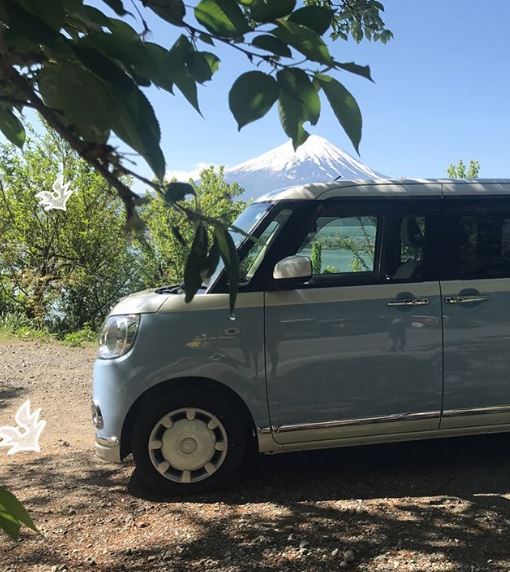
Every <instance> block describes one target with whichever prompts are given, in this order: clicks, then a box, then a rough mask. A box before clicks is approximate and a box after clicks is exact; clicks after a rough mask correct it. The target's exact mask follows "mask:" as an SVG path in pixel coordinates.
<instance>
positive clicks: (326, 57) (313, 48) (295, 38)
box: [271, 20, 333, 65]
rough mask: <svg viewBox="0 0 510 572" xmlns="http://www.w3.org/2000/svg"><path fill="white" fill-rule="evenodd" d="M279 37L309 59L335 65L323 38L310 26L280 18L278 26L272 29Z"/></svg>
mask: <svg viewBox="0 0 510 572" xmlns="http://www.w3.org/2000/svg"><path fill="white" fill-rule="evenodd" d="M271 33H272V34H274V35H275V36H276V37H277V38H279V39H280V40H282V42H284V43H285V44H287V45H289V46H292V47H293V48H295V49H296V50H298V51H299V52H301V53H302V54H303V55H305V56H306V57H307V58H308V59H310V60H312V61H314V62H319V63H321V64H325V65H333V59H332V58H331V55H330V53H329V51H328V48H327V46H326V44H325V43H324V42H323V40H322V38H321V37H320V36H319V35H318V34H317V33H316V32H314V31H313V30H310V28H307V27H306V26H302V25H301V24H295V23H294V22H289V21H288V20H286V21H285V20H279V21H278V27H277V28H274V29H273V30H271Z"/></svg>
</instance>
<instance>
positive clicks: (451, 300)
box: [444, 296, 489, 304]
mask: <svg viewBox="0 0 510 572" xmlns="http://www.w3.org/2000/svg"><path fill="white" fill-rule="evenodd" d="M488 299H489V297H488V296H447V297H446V298H445V299H444V301H445V304H478V303H479V302H486V301H487V300H488Z"/></svg>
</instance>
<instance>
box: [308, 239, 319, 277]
mask: <svg viewBox="0 0 510 572" xmlns="http://www.w3.org/2000/svg"><path fill="white" fill-rule="evenodd" d="M310 261H311V263H312V271H313V273H314V274H320V273H321V269H322V242H319V241H318V240H316V241H314V242H312V252H311V255H310Z"/></svg>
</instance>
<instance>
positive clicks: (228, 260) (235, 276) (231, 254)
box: [214, 225, 239, 312]
mask: <svg viewBox="0 0 510 572" xmlns="http://www.w3.org/2000/svg"><path fill="white" fill-rule="evenodd" d="M214 237H215V238H216V241H217V243H218V249H219V251H220V256H221V259H222V260H223V263H224V264H225V270H226V272H227V279H228V289H229V294H230V312H233V311H234V307H235V304H236V298H237V292H238V290H239V255H238V253H237V248H236V246H235V244H234V241H233V240H232V237H231V236H230V233H229V232H228V231H227V229H226V228H224V227H223V226H220V225H214Z"/></svg>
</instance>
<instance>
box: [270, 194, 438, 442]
mask: <svg viewBox="0 0 510 572" xmlns="http://www.w3.org/2000/svg"><path fill="white" fill-rule="evenodd" d="M439 201H440V199H439V198H431V199H429V200H423V199H411V198H406V199H396V198H395V199H394V198H385V199H370V198H366V199H363V200H349V199H342V200H332V201H326V202H324V203H323V204H319V205H318V206H317V210H316V211H314V212H313V213H312V214H311V216H310V218H309V220H308V222H307V224H306V225H303V229H302V233H301V235H298V236H297V237H296V242H295V244H294V248H293V252H289V254H293V253H296V254H301V255H306V256H309V257H310V258H311V260H312V265H313V269H314V275H313V278H312V280H310V281H309V282H308V283H306V284H301V285H299V286H298V287H290V288H289V287H283V288H282V287H279V286H278V284H277V283H273V284H272V285H271V286H270V287H269V288H268V291H267V292H266V296H265V339H266V369H267V386H268V402H269V411H270V418H271V424H272V427H273V435H274V439H275V440H276V441H277V442H280V443H299V442H305V441H317V440H328V439H341V438H344V437H356V436H367V435H377V434H388V433H400V432H404V431H426V430H434V429H437V427H438V425H439V415H440V410H441V399H442V331H441V299H440V290H439V281H438V273H437V271H436V270H435V260H436V259H437V257H436V256H435V255H434V252H433V248H434V240H435V239H434V237H435V231H434V226H435V225H436V224H437V214H438V211H439Z"/></svg>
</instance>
